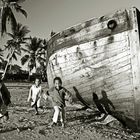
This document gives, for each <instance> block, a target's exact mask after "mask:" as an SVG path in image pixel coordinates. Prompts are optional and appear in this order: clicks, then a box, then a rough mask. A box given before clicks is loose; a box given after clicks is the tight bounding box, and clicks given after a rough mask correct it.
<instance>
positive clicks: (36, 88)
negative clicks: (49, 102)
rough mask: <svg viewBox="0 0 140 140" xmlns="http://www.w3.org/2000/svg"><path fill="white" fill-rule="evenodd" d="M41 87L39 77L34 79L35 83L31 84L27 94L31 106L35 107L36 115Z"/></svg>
mask: <svg viewBox="0 0 140 140" xmlns="http://www.w3.org/2000/svg"><path fill="white" fill-rule="evenodd" d="M41 94H42V88H41V85H40V79H39V78H36V79H35V84H34V85H32V86H31V88H30V91H29V96H28V100H27V101H28V102H31V106H32V107H33V108H35V114H36V115H38V114H39V113H38V108H40V107H41V106H40V100H41Z"/></svg>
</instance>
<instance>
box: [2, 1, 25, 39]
mask: <svg viewBox="0 0 140 140" xmlns="http://www.w3.org/2000/svg"><path fill="white" fill-rule="evenodd" d="M22 1H23V0H1V1H0V2H1V3H0V5H1V7H0V14H1V15H0V17H1V22H0V24H1V35H2V36H3V34H4V33H6V32H7V22H8V23H10V25H11V30H12V31H14V30H15V28H16V25H17V20H16V18H15V15H14V11H16V12H17V13H21V14H23V15H24V16H25V17H27V12H26V11H25V10H24V9H22V6H21V5H20V2H22Z"/></svg>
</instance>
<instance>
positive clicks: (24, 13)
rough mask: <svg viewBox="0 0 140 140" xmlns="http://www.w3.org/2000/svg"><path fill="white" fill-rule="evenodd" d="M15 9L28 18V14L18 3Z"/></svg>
mask: <svg viewBox="0 0 140 140" xmlns="http://www.w3.org/2000/svg"><path fill="white" fill-rule="evenodd" d="M14 8H15V10H16V11H17V12H20V13H21V14H23V15H24V16H25V17H26V18H27V12H26V11H25V10H24V9H22V6H20V5H18V4H17V3H16V4H15V7H14Z"/></svg>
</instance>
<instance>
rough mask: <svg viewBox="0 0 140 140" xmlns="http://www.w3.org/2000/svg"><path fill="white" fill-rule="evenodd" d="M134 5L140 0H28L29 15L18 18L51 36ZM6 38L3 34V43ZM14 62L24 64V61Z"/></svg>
mask: <svg viewBox="0 0 140 140" xmlns="http://www.w3.org/2000/svg"><path fill="white" fill-rule="evenodd" d="M134 6H135V7H137V8H138V9H140V0H26V1H25V2H24V3H22V7H23V8H24V9H25V10H26V11H27V13H28V17H27V19H26V18H24V17H23V16H22V15H19V14H18V15H17V14H16V18H17V20H18V21H19V22H20V23H22V24H23V25H27V26H28V27H29V29H30V31H31V32H30V34H29V35H31V36H36V37H39V38H45V39H48V38H49V36H50V32H51V31H52V30H53V31H54V32H59V31H62V30H64V29H66V28H68V27H71V26H73V25H75V24H79V23H81V22H84V21H86V20H89V19H91V18H94V17H100V16H103V15H105V14H108V13H111V12H113V11H115V10H118V9H123V8H129V7H134ZM6 39H7V38H6V37H5V38H0V47H1V46H3V45H4V44H5V41H6ZM13 63H17V64H19V65H20V61H18V62H13ZM23 68H24V69H25V68H26V66H24V67H23Z"/></svg>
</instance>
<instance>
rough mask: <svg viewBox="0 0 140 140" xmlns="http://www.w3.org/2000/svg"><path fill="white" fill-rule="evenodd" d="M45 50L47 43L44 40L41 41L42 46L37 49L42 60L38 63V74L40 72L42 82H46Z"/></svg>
mask: <svg viewBox="0 0 140 140" xmlns="http://www.w3.org/2000/svg"><path fill="white" fill-rule="evenodd" d="M47 48H48V42H47V40H46V39H43V40H42V46H41V48H40V49H39V55H40V57H41V58H42V59H41V61H40V68H39V72H41V75H42V80H43V81H47V72H46V67H47V62H48V58H47Z"/></svg>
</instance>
